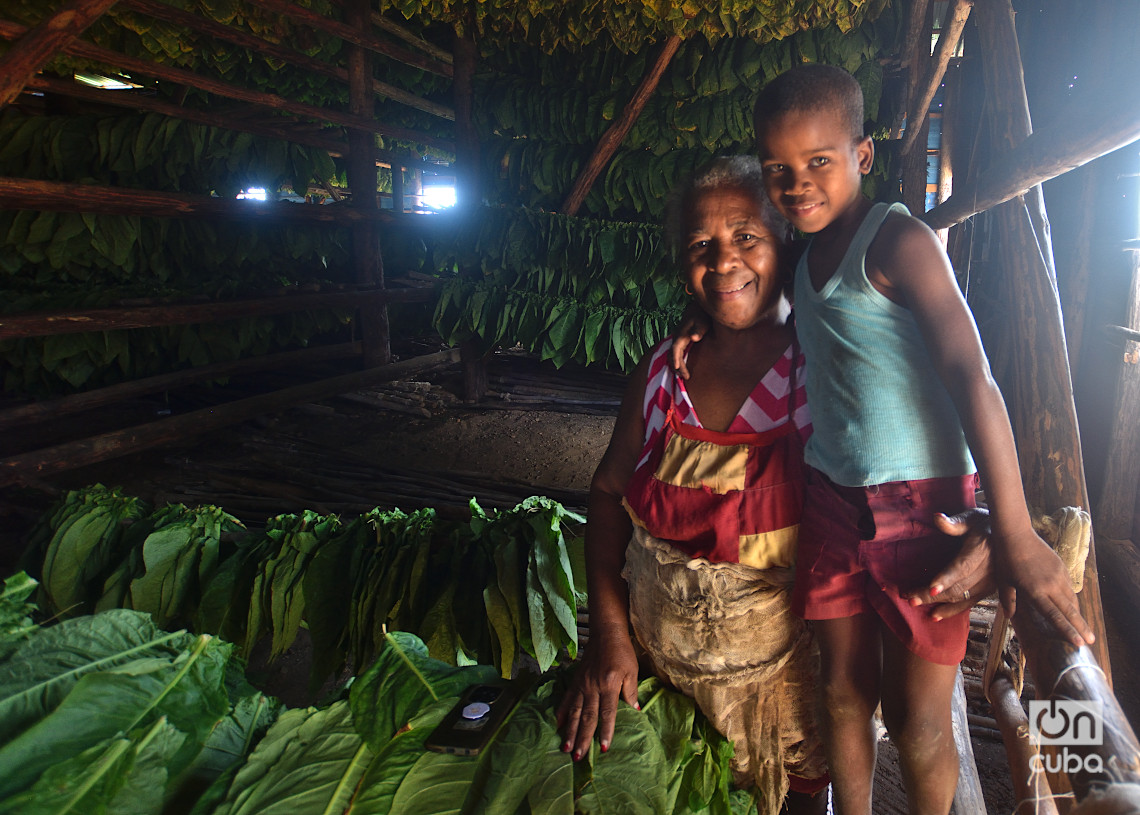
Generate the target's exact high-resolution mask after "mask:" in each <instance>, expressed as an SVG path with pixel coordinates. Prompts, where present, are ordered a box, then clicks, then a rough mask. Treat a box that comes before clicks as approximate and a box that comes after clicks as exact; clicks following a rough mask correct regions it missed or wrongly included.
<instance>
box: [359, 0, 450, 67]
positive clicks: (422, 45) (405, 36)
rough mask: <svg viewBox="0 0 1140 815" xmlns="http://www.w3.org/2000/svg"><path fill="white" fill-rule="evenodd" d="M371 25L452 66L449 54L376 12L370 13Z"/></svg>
mask: <svg viewBox="0 0 1140 815" xmlns="http://www.w3.org/2000/svg"><path fill="white" fill-rule="evenodd" d="M372 25H374V26H376V27H377V28H379V29H380V30H381V31H385V32H387V33H388V34H391V35H392V36H393V37H399V38H400V39H401V40H403V41H404V42H406V43H408V44H409V45H412V46H414V47H416V48H418V49H420V50H421V51H423V52H424V53H425V54H427V55H428V56H431V57H435V58H436V59H438V60H439V61H440V62H443V63H446V64H448V65H453V64H454V60H453V58H452V56H451V54H449V53H448V52H447V51H445V50H444V49H442V48H440V47H439V46H438V45H434V44H432V43H430V42H428V41H427V40H425V39H424V38H423V37H417V36H416V35H415V34H413V33H412V32H410V31H408V30H407V29H406V28H403V27H401V26H399V25H397V24H396V23H394V22H392V21H391V20H389V19H388V18H387V17H385V16H384V15H382V14H380V13H379V12H377V11H374V12H372Z"/></svg>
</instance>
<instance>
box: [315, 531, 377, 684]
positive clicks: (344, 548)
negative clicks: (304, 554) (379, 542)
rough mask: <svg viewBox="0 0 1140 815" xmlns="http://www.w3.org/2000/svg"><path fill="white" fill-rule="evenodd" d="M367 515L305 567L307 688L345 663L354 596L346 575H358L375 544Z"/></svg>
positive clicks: (342, 532) (325, 547)
mask: <svg viewBox="0 0 1140 815" xmlns="http://www.w3.org/2000/svg"><path fill="white" fill-rule="evenodd" d="M367 518H368V516H367V515H361V516H359V517H357V518H356V519H355V520H353V521H352V522H351V523H349V524H347V525H345V527H344V528H343V529H342V530H341V531H340V533H339V534H337V535H336V536H335V537H334V538H333V539H332V540H330V541H329V542H328V543H326V544H325V545H324V546H322V547H321V548H320V549H319V550H317V553H316V554H315V555H313V559H312V560H311V561H310V562H309V567H308V568H307V569H306V570H305V577H304V580H303V582H302V586H303V590H304V595H305V609H306V611H305V619H306V622H307V623H308V626H309V634H310V635H311V638H312V642H313V667H312V673H311V676H310V680H309V686H310V689H314V688H317V687H319V686H320V684H321V683H322V682H324V680H325V679H326V678H327V677H328V676H330V675H331V674H333V673H335V672H337V671H339V670H340V669H341V668H342V667H343V666H344V662H345V656H346V654H347V649H348V621H349V615H350V614H351V609H352V601H353V596H354V592H349V591H345V576H346V575H358V574H360V572H361V570H362V563H363V561H364V558H365V557H366V556H367V555H369V554H371V552H372V550H374V549H375V545H376V535H375V532H374V531H373V529H372V527H371V526H370V525H369V523H368V520H367Z"/></svg>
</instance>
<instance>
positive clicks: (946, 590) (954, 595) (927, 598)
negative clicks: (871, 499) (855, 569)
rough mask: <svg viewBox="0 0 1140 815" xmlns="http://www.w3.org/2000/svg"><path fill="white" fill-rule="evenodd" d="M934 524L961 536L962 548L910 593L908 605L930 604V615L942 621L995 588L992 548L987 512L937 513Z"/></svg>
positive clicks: (980, 509)
mask: <svg viewBox="0 0 1140 815" xmlns="http://www.w3.org/2000/svg"><path fill="white" fill-rule="evenodd" d="M934 525H935V526H937V527H938V529H939V530H940V531H942V532H944V533H946V534H947V535H952V536H954V537H960V538H963V542H962V548H961V549H960V550H959V551H958V554H957V555H956V556H955V557H954V559H953V560H952V561H950V562H949V563H948V564H947V565H946V568H944V569H943V570H942V571H941V572H939V573H938V574H937V575H935V577H934V579H933V580H931V581H930V584H929V585H928V586H927V587H926V588H924V589H922V590H921V591H916V592H913V593H911V594H910V595H908V596H909V599H910V602H911V605H914V606H924V605H929V606H933V607H934V609H933V611H932V612H931V615H932V616H933V617H934V619H936V620H945V619H947V618H949V617H953V616H954V615H956V614H961V613H962V612H963V611H966V610H967V609H969V608H971V607H972V606H973V605H974V604H975V603H977V602H978V601H979V600H983V599H985V598H986V597H989V596H990V595H991V594H993V593H994V591H995V590H996V589H997V580H996V579H995V574H994V562H993V559H992V555H993V550H992V548H991V547H990V542H989V535H990V514H989V512H987V511H986V510H985V509H982V508H976V509H969V510H966V511H965V512H962V513H960V514H958V515H953V516H948V515H944V514H942V513H938V514H937V515H935V516H934Z"/></svg>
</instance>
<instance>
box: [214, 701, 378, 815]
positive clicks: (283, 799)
mask: <svg viewBox="0 0 1140 815" xmlns="http://www.w3.org/2000/svg"><path fill="white" fill-rule="evenodd" d="M372 758H373V755H372V751H371V750H369V749H368V745H366V744H365V743H364V741H363V740H362V739H361V738H360V736H358V735H357V733H356V731H355V730H354V729H353V727H352V714H351V711H350V710H349V705H348V703H347V702H344V701H341V702H336V703H334V704H333V705H331V706H330V707H328V708H326V709H324V710H316V709H314V708H307V709H304V710H290V711H287V712H286V713H284V714H282V716H281V717H280V718H279V719H278V720H277V721H276V723H274V725H273V726H272V727H271V728H270V729H269V732H268V733H266V734H265V738H263V739H262V740H261V742H260V743H259V744H258V745H257V747H256V748H255V749H254V751H253V753H252V754H251V755H250V757H249V760H248V761H247V762H246V763H245V765H244V766H243V767H242V768H241V769H240V770H239V771H238V772H237V774H236V775H235V776H234V779H233V782H232V783H231V784H230V789H229V792H228V793H227V795H226V799H225V801H224V802H223V803H222V804H221V805H220V806H219V807H218V808H217V809H216V810H215V815H246V814H247V813H254V812H258V813H274V812H276V813H306V812H314V813H341V812H345V811H346V810H348V807H349V805H350V803H351V802H352V796H353V793H354V792H355V790H356V787H357V784H358V783H359V781H360V778H361V776H363V775H364V772H365V770H367V769H368V765H369V764H370V763H371V762H372Z"/></svg>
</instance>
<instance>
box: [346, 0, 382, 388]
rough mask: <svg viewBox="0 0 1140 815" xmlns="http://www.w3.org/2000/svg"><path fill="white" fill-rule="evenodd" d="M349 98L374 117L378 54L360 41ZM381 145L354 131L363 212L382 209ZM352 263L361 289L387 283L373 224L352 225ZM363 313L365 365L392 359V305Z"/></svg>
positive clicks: (355, 2) (359, 7) (358, 10)
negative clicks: (374, 63)
mask: <svg viewBox="0 0 1140 815" xmlns="http://www.w3.org/2000/svg"><path fill="white" fill-rule="evenodd" d="M370 16H371V7H370V4H369V2H368V0H348V2H347V3H346V5H345V19H346V20H347V21H348V24H349V25H350V26H358V27H360V29H361V30H368V26H369V18H370ZM348 98H349V108H350V110H351V111H352V115H353V116H357V117H360V118H372V116H373V115H374V113H375V109H376V105H375V100H374V99H373V97H372V54H371V53H370V52H369V51H368V50H367V49H366V48H363V47H361V46H359V45H350V46H348ZM375 146H376V142H375V139H374V137H373V135H372V133H371V132H370V131H367V130H349V131H348V166H347V175H348V187H349V189H350V190H352V207H353V209H355V210H357V211H358V212H367V213H373V212H377V211H378V210H379V201H378V199H377V195H376V186H377V185H376V160H375V159H374V158H373V157H372V156H373V149H374V148H375ZM352 267H353V273H354V278H355V280H356V286H357V288H358V289H360V290H361V291H371V290H374V289H383V288H384V260H383V257H382V256H381V254H380V241H379V237H378V236H377V234H376V229H375V228H374V227H373V225H372V224H369V223H360V224H356V225H354V226H353V227H352ZM358 314H359V320H358V327H359V329H360V341H361V342H362V343H363V345H364V353H363V354H362V355H361V356H362V359H361V363H362V364H363V366H364V367H365V368H372V367H374V366H376V365H384V364H386V363H387V362H388V361H389V360H390V359H391V356H392V349H391V338H390V337H389V334H388V307H387V306H386V305H379V306H365V305H361V307H360V309H359V312H358Z"/></svg>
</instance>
